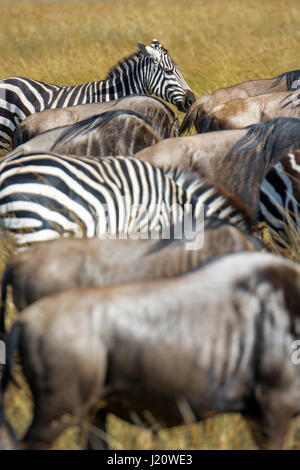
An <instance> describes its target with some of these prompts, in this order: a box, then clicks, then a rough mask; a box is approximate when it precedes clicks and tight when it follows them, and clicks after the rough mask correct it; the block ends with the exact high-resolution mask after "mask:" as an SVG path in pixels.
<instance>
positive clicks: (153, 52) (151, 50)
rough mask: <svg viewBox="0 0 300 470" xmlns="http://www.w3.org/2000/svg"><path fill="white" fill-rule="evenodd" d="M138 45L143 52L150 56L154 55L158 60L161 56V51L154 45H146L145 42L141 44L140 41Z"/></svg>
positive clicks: (153, 57)
mask: <svg viewBox="0 0 300 470" xmlns="http://www.w3.org/2000/svg"><path fill="white" fill-rule="evenodd" d="M138 47H139V50H140V52H141V53H142V54H144V55H146V56H148V57H152V59H154V60H158V59H159V58H160V53H159V52H158V51H156V50H155V49H154V48H153V47H151V46H144V44H141V43H140V42H138Z"/></svg>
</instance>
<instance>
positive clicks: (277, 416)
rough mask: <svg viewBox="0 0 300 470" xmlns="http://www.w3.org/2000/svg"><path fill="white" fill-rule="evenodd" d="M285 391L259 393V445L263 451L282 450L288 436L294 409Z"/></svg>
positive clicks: (257, 437) (257, 436)
mask: <svg viewBox="0 0 300 470" xmlns="http://www.w3.org/2000/svg"><path fill="white" fill-rule="evenodd" d="M286 398H287V397H286V396H285V391H283V390H274V391H271V390H270V391H262V390H260V391H257V400H258V402H259V405H260V417H259V428H258V431H259V432H258V434H257V435H255V437H256V441H257V444H258V445H259V447H261V448H263V449H269V450H275V449H282V448H283V446H284V443H285V440H286V438H287V436H288V431H289V427H290V422H291V418H292V417H293V414H294V411H295V409H294V407H292V406H291V404H290V403H289V402H288V400H287V399H286Z"/></svg>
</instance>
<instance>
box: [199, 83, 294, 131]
mask: <svg viewBox="0 0 300 470" xmlns="http://www.w3.org/2000/svg"><path fill="white" fill-rule="evenodd" d="M299 104H300V101H299V91H298V90H297V91H295V92H294V93H291V92H281V93H270V94H266V95H260V96H255V97H251V98H239V99H236V100H233V101H229V102H228V103H225V104H221V105H219V106H216V107H215V108H213V110H212V111H211V112H210V113H208V114H207V115H206V117H205V118H203V119H202V122H201V131H202V132H209V131H218V130H223V129H241V128H243V127H247V126H250V125H252V124H256V123H258V122H262V121H268V120H269V119H273V118H280V117H285V118H297V119H298V118H299V117H300V106H299Z"/></svg>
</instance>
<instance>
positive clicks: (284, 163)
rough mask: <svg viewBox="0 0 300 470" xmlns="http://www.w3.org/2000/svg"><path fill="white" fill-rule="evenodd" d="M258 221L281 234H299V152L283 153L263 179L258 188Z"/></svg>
mask: <svg viewBox="0 0 300 470" xmlns="http://www.w3.org/2000/svg"><path fill="white" fill-rule="evenodd" d="M260 212H261V214H260V220H261V221H266V222H267V224H268V226H269V227H270V228H271V230H274V231H276V232H279V233H280V234H282V235H284V234H287V232H288V231H289V230H292V231H293V232H295V231H296V232H298V236H300V151H295V152H293V153H289V154H287V155H286V156H285V157H284V158H283V159H282V160H281V161H279V162H278V163H276V164H275V165H274V166H273V167H272V169H271V170H270V171H269V172H268V174H267V176H266V178H265V179H264V180H263V183H262V186H261V191H260Z"/></svg>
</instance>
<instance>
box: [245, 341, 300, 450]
mask: <svg viewBox="0 0 300 470" xmlns="http://www.w3.org/2000/svg"><path fill="white" fill-rule="evenodd" d="M270 351H271V352H272V354H270V352H269V354H268V352H267V353H265V357H264V358H263V360H262V364H261V368H260V378H259V380H258V383H257V385H256V386H255V390H254V399H255V402H256V407H257V414H256V416H255V417H256V418H257V423H258V426H257V431H258V432H257V433H256V432H254V433H253V437H254V439H255V440H256V442H257V444H258V446H259V447H260V448H264V449H282V448H283V445H284V443H285V440H286V438H287V435H288V431H289V427H290V423H291V418H292V417H293V416H294V415H295V414H296V412H297V410H298V409H299V399H300V396H299V392H300V391H299V388H298V382H297V373H296V371H295V366H293V365H292V363H291V361H290V359H289V358H284V357H282V358H280V357H279V355H280V353H281V354H282V352H280V348H279V347H278V350H277V351H274V349H273V348H272V349H271V350H270ZM282 355H283V354H282Z"/></svg>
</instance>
